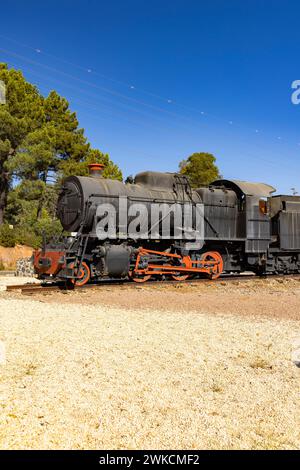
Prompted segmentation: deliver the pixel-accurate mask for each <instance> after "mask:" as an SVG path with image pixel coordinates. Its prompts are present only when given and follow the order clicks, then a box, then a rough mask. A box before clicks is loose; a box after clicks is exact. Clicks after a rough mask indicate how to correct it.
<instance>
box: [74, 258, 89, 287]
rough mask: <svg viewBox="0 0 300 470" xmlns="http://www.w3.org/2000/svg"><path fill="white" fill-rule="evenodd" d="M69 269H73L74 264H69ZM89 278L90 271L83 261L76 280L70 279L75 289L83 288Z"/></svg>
mask: <svg viewBox="0 0 300 470" xmlns="http://www.w3.org/2000/svg"><path fill="white" fill-rule="evenodd" d="M69 268H71V269H73V268H74V263H71V264H70V266H69ZM90 277H91V271H90V268H89V267H88V265H87V264H86V263H85V262H84V261H83V262H82V263H81V267H80V271H79V272H78V273H77V277H76V279H72V283H73V284H75V285H76V286H77V287H82V286H84V285H85V284H86V283H87V282H88V281H89V280H90Z"/></svg>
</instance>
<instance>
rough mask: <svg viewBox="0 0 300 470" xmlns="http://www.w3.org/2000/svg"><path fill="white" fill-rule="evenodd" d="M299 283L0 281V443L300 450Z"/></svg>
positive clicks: (18, 445)
mask: <svg viewBox="0 0 300 470" xmlns="http://www.w3.org/2000/svg"><path fill="white" fill-rule="evenodd" d="M298 284H299V282H298ZM298 284H297V283H283V284H280V283H278V286H277V285H275V284H274V285H273V284H272V283H271V284H263V285H262V284H261V285H258V287H257V285H256V283H254V284H253V285H252V284H247V287H246V288H245V287H241V286H238V285H236V286H233V285H232V284H231V285H230V286H229V284H228V285H226V284H225V285H220V284H218V286H219V287H215V288H210V287H207V288H206V287H205V288H204V287H203V288H198V290H197V291H195V290H194V289H190V290H189V291H186V289H185V288H184V287H180V288H174V287H171V288H170V289H163V288H155V289H152V288H147V287H142V288H137V289H126V288H119V289H114V290H112V288H110V289H108V288H106V289H105V290H102V289H101V292H99V291H97V292H94V291H93V292H92V291H82V292H81V293H72V294H59V295H58V296H57V295H55V296H54V295H53V294H52V295H51V296H50V295H49V296H40V297H39V298H36V297H34V299H28V298H23V297H21V295H18V294H15V293H13V294H12V293H5V292H1V293H0V340H1V341H2V342H3V344H4V345H5V349H6V363H3V364H2V365H0V373H1V382H0V387H1V388H0V416H1V421H0V422H1V426H0V447H1V448H2V449H20V448H25V449H37V448H43V449H64V448H72V449H96V448H107V449H109V448H115V449H124V448H131V449H135V448H145V449H153V448H158V449H168V448H176V449H181V448H188V449H193V448H205V449H214V448H222V449H231V448H238V449H239V448H243V449H295V448H296V449H299V448H300V431H299V429H300V405H299V392H300V387H299V381H300V369H299V368H297V367H296V365H295V364H294V363H293V362H292V361H291V354H292V351H293V349H295V347H296V346H295V345H294V346H293V341H294V340H295V338H298V339H299V338H300V328H299V326H300V324H299V319H300V313H299V312H300V291H299V289H298ZM274 286H275V287H274ZM83 292H84V293H83ZM272 292H273V293H272ZM241 299H244V300H241ZM197 301H198V302H197ZM270 302H271V305H270ZM274 310H275V311H274ZM280 311H281V312H282V318H280Z"/></svg>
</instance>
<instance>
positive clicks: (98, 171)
mask: <svg viewBox="0 0 300 470" xmlns="http://www.w3.org/2000/svg"><path fill="white" fill-rule="evenodd" d="M88 167H89V176H91V177H92V178H102V171H103V168H104V165H103V163H90V164H89V165H88Z"/></svg>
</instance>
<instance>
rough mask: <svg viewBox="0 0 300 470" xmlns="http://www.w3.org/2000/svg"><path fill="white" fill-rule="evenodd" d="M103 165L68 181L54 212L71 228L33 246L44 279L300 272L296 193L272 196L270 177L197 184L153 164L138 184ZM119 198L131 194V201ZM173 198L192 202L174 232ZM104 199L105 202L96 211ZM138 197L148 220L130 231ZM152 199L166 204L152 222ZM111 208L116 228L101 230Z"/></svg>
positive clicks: (179, 202)
mask: <svg viewBox="0 0 300 470" xmlns="http://www.w3.org/2000/svg"><path fill="white" fill-rule="evenodd" d="M102 169H103V166H102V165H100V164H92V165H90V175H89V176H88V177H80V176H78V177H77V176H72V177H69V178H67V179H66V180H65V181H64V184H63V187H62V190H61V193H60V196H59V199H58V204H57V215H58V217H59V219H60V221H61V224H62V226H63V228H64V230H65V231H67V232H69V233H71V235H70V236H69V237H67V238H65V239H64V240H63V241H61V242H56V243H50V244H48V245H44V246H43V248H42V249H41V250H37V251H35V253H34V267H35V272H36V273H37V274H38V277H39V278H40V279H47V280H64V281H67V282H70V283H73V284H76V285H78V286H81V285H84V284H85V283H87V282H91V281H97V280H100V279H103V278H110V279H116V278H123V279H132V280H134V281H136V282H144V281H146V280H148V279H150V278H152V279H165V278H173V279H175V280H178V281H180V280H185V279H187V278H189V277H195V276H208V277H210V278H212V279H215V278H217V277H219V276H220V274H221V273H222V272H224V273H240V272H243V271H252V272H254V273H256V274H259V275H262V274H271V273H283V274H288V273H299V272H300V197H299V196H279V195H278V196H272V193H273V192H274V191H275V189H274V188H273V187H272V186H269V185H267V184H263V183H249V182H245V181H236V180H234V181H233V180H232V181H230V180H225V179H222V180H218V181H214V182H212V183H211V184H210V185H209V186H208V187H201V188H199V189H192V188H191V187H190V184H189V181H188V179H187V178H186V177H185V176H183V175H179V174H174V173H158V172H150V171H149V172H143V173H139V174H138V175H137V176H136V177H135V179H134V182H133V184H124V183H122V182H120V181H116V180H109V179H104V178H103V177H102V176H101V172H102ZM120 200H124V201H125V200H126V209H122V207H124V206H122V205H120ZM174 204H175V205H176V206H178V205H179V206H182V207H188V208H189V209H190V212H189V214H190V218H189V221H190V222H189V223H190V226H189V228H188V231H189V236H188V237H187V236H186V233H185V234H182V236H180V235H179V236H178V233H177V234H176V236H175V231H176V230H175V229H176V227H177V225H176V224H177V223H178V219H176V218H175V215H174V213H173V212H172V208H173V206H174ZM103 205H104V207H106V209H105V211H104V212H102V213H101V214H100V215H99V211H98V209H99V207H100V206H103ZM134 205H135V206H136V205H138V206H141V207H143V208H145V213H146V214H147V215H145V214H144V216H143V217H142V219H141V217H140V218H139V223H138V224H136V225H139V227H136V228H140V226H141V225H143V227H144V228H145V227H146V229H145V230H144V232H143V236H142V237H139V236H138V235H132V234H131V233H129V231H128V226H129V225H130V223H131V222H132V221H133V220H134V217H133V215H132V213H131V209H132V208H133V206H134ZM153 205H161V206H160V208H161V207H163V208H164V210H165V209H166V208H167V212H164V215H163V212H162V213H160V212H158V214H159V220H158V221H156V222H155V224H153V223H152V218H151V217H150V216H149V213H150V212H151V207H152V206H153ZM120 207H121V209H120ZM198 207H202V212H201V214H200V217H202V222H203V225H202V239H201V240H200V239H199V237H198V236H196V234H197V230H196V229H195V226H194V225H195V223H196V218H197V217H196V216H197V210H198V209H197V208H198ZM110 208H111V210H110ZM168 208H170V209H168ZM110 212H113V213H114V214H113V218H114V222H115V228H116V230H115V232H114V233H113V235H110V234H109V232H108V235H107V236H106V238H103V237H99V232H98V231H97V230H98V228H97V227H99V221H100V222H101V221H102V222H103V219H104V218H105V217H106V220H107V224H108V225H109V218H110V215H111V214H110ZM167 216H168V217H167ZM166 217H167V218H168V220H169V222H170V226H171V232H170V233H169V235H168V236H167V237H166V236H163V235H164V234H163V226H164V221H165V219H166ZM176 220H177V222H176ZM154 225H155V226H154ZM102 226H103V224H102ZM102 235H103V232H102Z"/></svg>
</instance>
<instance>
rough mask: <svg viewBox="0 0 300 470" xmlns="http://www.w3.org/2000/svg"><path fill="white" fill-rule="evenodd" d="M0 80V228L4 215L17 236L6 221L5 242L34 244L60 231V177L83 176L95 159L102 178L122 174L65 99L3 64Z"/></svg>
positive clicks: (4, 228) (119, 178) (4, 227)
mask: <svg viewBox="0 0 300 470" xmlns="http://www.w3.org/2000/svg"><path fill="white" fill-rule="evenodd" d="M0 80H2V81H3V82H4V83H5V85H6V104H1V105H0V227H2V226H1V224H3V222H4V215H5V221H6V222H7V223H9V224H12V225H14V230H13V233H14V237H15V238H13V237H12V236H11V232H8V231H7V225H4V226H3V228H1V230H2V231H3V240H4V243H9V244H10V246H13V243H14V240H15V243H25V244H29V245H31V246H36V245H37V244H38V243H40V242H41V239H42V232H45V233H46V237H47V238H50V237H51V236H52V235H54V234H57V233H59V232H60V231H61V226H60V223H59V222H58V220H57V219H56V218H55V208H56V201H57V190H58V188H59V185H60V183H61V181H62V179H63V178H65V177H66V176H70V175H87V174H88V164H89V163H95V162H96V163H104V165H105V169H104V172H103V176H104V177H106V178H112V179H118V180H122V173H121V171H120V169H119V168H118V166H117V165H115V164H114V163H113V162H112V161H111V160H110V158H109V156H108V155H107V154H103V153H101V152H100V151H99V150H94V149H92V148H91V147H90V144H89V143H88V142H87V139H86V137H85V136H84V131H83V129H80V128H79V123H78V120H77V117H76V114H75V113H73V112H71V110H70V109H69V103H68V102H67V100H66V99H65V98H63V97H61V96H59V95H58V93H56V92H55V91H52V92H50V93H49V95H48V96H47V97H46V98H45V97H43V96H42V95H41V94H40V93H39V91H38V89H37V88H36V87H35V86H33V85H31V84H30V83H28V82H27V81H26V80H25V78H24V77H23V75H22V73H21V72H20V71H16V70H14V69H8V67H7V65H6V64H1V63H0ZM16 180H17V182H18V185H17V186H16V187H14V188H12V181H14V182H15V181H16ZM4 210H5V214H4ZM0 243H1V242H0Z"/></svg>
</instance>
